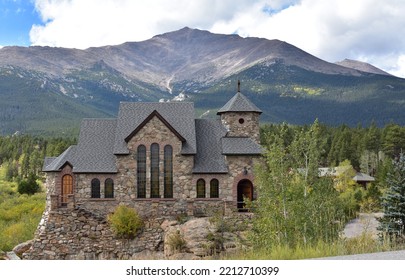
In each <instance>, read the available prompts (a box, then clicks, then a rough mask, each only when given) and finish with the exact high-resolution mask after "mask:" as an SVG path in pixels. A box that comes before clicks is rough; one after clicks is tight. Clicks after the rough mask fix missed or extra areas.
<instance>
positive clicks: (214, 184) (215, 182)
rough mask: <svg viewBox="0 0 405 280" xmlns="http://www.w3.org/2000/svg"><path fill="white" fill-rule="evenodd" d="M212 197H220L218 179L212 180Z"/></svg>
mask: <svg viewBox="0 0 405 280" xmlns="http://www.w3.org/2000/svg"><path fill="white" fill-rule="evenodd" d="M210 197H211V198H218V197H219V181H218V180H217V179H212V180H211V182H210Z"/></svg>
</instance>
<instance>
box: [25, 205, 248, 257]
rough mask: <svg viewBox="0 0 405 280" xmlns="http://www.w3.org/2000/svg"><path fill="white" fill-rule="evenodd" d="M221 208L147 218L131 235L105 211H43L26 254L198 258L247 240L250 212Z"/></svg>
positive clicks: (230, 247) (26, 255)
mask: <svg viewBox="0 0 405 280" xmlns="http://www.w3.org/2000/svg"><path fill="white" fill-rule="evenodd" d="M222 214H223V213H213V214H212V215H213V217H214V218H195V217H187V216H185V217H183V218H184V220H180V219H177V220H176V219H174V218H173V217H172V218H170V219H164V218H154V219H150V218H149V219H148V218H144V222H145V227H144V229H143V230H142V231H141V232H140V233H139V234H138V235H137V236H136V237H135V238H134V239H133V240H128V239H118V238H116V237H115V236H114V233H113V232H112V230H111V228H110V225H109V224H108V222H107V219H106V218H105V217H104V216H102V215H97V214H95V213H94V212H89V211H87V210H85V209H82V208H80V207H76V208H74V209H67V208H60V209H58V210H54V211H45V212H44V214H43V218H42V220H41V222H40V224H39V226H38V229H37V231H36V233H35V239H34V240H33V241H32V242H31V243H32V246H31V248H30V249H29V250H28V251H26V252H25V253H23V256H22V257H23V259H31V260H82V259H84V260H102V259H150V258H152V259H165V258H166V259H198V258H204V257H209V256H212V255H213V254H219V253H221V252H233V251H234V250H237V249H239V248H241V247H243V246H246V240H245V236H246V233H247V231H248V230H249V229H250V218H251V214H238V213H235V212H229V213H228V214H227V215H225V216H224V215H222ZM224 228H226V229H227V231H226V232H224V231H223V229H224ZM176 233H178V234H179V236H178V238H181V239H183V240H184V246H182V248H173V246H171V242H170V239H171V238H172V237H173V234H176ZM218 240H220V241H221V244H220V246H219V247H218Z"/></svg>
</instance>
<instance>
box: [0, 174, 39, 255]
mask: <svg viewBox="0 0 405 280" xmlns="http://www.w3.org/2000/svg"><path fill="white" fill-rule="evenodd" d="M0 169H1V168H0ZM0 173H1V172H0ZM44 209H45V193H44V192H41V193H36V194H34V195H26V194H23V195H20V194H19V193H18V192H17V186H16V183H13V182H7V181H4V180H3V179H2V178H1V177H0V250H2V251H5V252H6V251H10V250H12V249H13V248H14V246H16V245H18V244H20V243H22V242H25V241H27V240H30V239H32V238H33V237H34V233H35V230H36V228H37V226H38V223H39V221H40V220H41V216H42V213H43V211H44Z"/></svg>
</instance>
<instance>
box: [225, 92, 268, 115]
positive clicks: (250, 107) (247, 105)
mask: <svg viewBox="0 0 405 280" xmlns="http://www.w3.org/2000/svg"><path fill="white" fill-rule="evenodd" d="M226 112H255V113H259V114H261V113H262V111H261V110H260V109H259V108H258V107H257V106H256V105H255V104H253V103H252V102H251V101H250V100H249V99H248V98H247V97H246V96H245V95H243V94H242V93H241V92H240V91H238V92H237V93H236V94H235V95H234V96H233V97H232V98H231V99H230V100H229V101H228V102H227V103H226V104H225V105H224V106H223V107H222V108H221V109H219V110H218V112H217V115H220V114H222V113H226Z"/></svg>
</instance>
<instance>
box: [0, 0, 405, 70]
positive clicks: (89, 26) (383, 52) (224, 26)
mask: <svg viewBox="0 0 405 280" xmlns="http://www.w3.org/2000/svg"><path fill="white" fill-rule="evenodd" d="M404 15H405V1H404V0H384V1H381V0H220V1H219V0H147V1H146V0H0V48H1V47H2V46H9V45H20V46H30V45H40V46H51V47H67V48H79V49H85V48H88V47H97V46H105V45H116V44H121V43H124V42H127V41H142V40H147V39H149V38H151V37H153V36H154V35H157V34H162V33H165V32H169V31H174V30H178V29H181V28H183V27H185V26H188V27H191V28H198V29H203V30H208V31H211V32H214V33H221V34H234V33H237V34H239V35H240V36H242V37H247V36H250V37H262V38H267V39H279V40H282V41H286V42H288V43H290V44H293V45H295V46H297V47H299V48H301V49H303V50H304V51H307V52H309V53H311V54H313V55H315V56H317V57H319V58H321V59H324V60H326V61H329V62H336V61H341V60H343V59H345V58H349V59H355V60H360V61H364V62H368V63H371V64H373V65H375V66H377V67H379V68H381V69H383V70H385V71H387V72H390V73H392V74H394V75H396V76H400V77H405V28H404V27H405V16H404Z"/></svg>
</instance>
